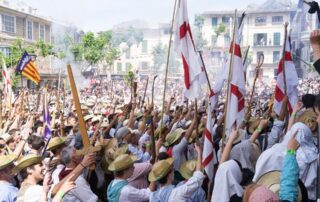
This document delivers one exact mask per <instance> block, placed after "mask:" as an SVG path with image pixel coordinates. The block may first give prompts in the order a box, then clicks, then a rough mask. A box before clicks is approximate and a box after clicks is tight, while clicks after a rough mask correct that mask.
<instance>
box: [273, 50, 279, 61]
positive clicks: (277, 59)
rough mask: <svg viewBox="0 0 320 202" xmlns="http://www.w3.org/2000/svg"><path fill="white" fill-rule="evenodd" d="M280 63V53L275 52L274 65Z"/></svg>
mask: <svg viewBox="0 0 320 202" xmlns="http://www.w3.org/2000/svg"><path fill="white" fill-rule="evenodd" d="M279 61H280V51H273V63H278V62H279Z"/></svg>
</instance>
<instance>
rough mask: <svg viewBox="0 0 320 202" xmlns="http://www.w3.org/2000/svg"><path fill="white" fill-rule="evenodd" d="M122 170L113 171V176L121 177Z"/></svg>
mask: <svg viewBox="0 0 320 202" xmlns="http://www.w3.org/2000/svg"><path fill="white" fill-rule="evenodd" d="M123 171H124V170H119V171H114V172H113V174H114V176H115V177H122V176H123V174H124V172H123Z"/></svg>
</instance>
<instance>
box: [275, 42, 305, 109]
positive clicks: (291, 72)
mask: <svg viewBox="0 0 320 202" xmlns="http://www.w3.org/2000/svg"><path fill="white" fill-rule="evenodd" d="M285 40H286V48H285V54H284V59H285V71H286V72H285V73H286V86H287V96H288V103H287V106H288V111H289V113H290V114H291V113H292V108H293V106H294V105H295V104H296V103H297V102H298V89H297V86H298V84H299V81H298V74H297V71H296V68H295V66H294V64H293V61H292V56H291V52H290V42H289V40H288V37H287V38H286V39H285ZM284 97H285V90H284V77H283V58H282V59H281V60H280V62H279V66H278V76H277V84H276V89H275V96H274V105H273V109H274V111H275V113H276V114H277V115H279V114H280V111H281V107H282V103H283V98H284Z"/></svg>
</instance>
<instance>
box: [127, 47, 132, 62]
mask: <svg viewBox="0 0 320 202" xmlns="http://www.w3.org/2000/svg"><path fill="white" fill-rule="evenodd" d="M130 55H131V53H130V48H128V49H127V50H126V59H129V58H130Z"/></svg>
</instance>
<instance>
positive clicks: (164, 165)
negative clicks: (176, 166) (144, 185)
mask: <svg viewBox="0 0 320 202" xmlns="http://www.w3.org/2000/svg"><path fill="white" fill-rule="evenodd" d="M173 161H174V159H173V158H168V159H165V160H161V161H158V162H157V163H155V164H154V165H153V166H152V170H151V171H150V173H149V176H148V179H149V181H150V182H155V181H158V180H160V179H162V178H163V177H164V176H166V175H167V174H168V173H169V171H170V170H171V168H172V166H173Z"/></svg>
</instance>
